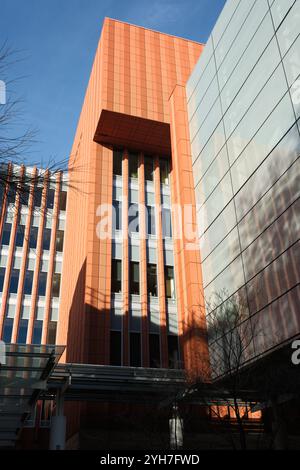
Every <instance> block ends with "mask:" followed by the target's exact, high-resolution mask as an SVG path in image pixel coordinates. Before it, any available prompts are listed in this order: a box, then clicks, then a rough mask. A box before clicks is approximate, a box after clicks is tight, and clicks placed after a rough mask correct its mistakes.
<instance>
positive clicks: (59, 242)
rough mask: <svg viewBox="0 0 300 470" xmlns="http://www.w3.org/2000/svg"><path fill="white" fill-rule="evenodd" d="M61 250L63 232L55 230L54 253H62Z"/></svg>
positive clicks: (62, 246)
mask: <svg viewBox="0 0 300 470" xmlns="http://www.w3.org/2000/svg"><path fill="white" fill-rule="evenodd" d="M63 248H64V231H63V230H57V232H56V244H55V249H56V251H59V252H62V251H63Z"/></svg>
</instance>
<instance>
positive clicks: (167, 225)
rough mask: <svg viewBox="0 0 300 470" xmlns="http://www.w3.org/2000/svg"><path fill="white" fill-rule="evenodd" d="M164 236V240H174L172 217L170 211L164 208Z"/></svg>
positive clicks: (162, 220) (162, 212)
mask: <svg viewBox="0 0 300 470" xmlns="http://www.w3.org/2000/svg"><path fill="white" fill-rule="evenodd" d="M161 214H162V219H161V222H162V234H163V238H172V216H171V211H170V209H167V208H165V207H163V208H162V211H161Z"/></svg>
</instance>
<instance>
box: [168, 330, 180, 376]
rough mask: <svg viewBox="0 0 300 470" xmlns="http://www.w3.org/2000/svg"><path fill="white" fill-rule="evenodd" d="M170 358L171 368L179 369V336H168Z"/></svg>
mask: <svg viewBox="0 0 300 470" xmlns="http://www.w3.org/2000/svg"><path fill="white" fill-rule="evenodd" d="M168 356H169V368H170V369H179V368H180V363H179V339H178V336H172V335H169V336H168Z"/></svg>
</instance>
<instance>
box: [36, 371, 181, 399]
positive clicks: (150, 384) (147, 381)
mask: <svg viewBox="0 0 300 470" xmlns="http://www.w3.org/2000/svg"><path fill="white" fill-rule="evenodd" d="M185 384H186V376H185V372H184V371H183V370H169V369H146V368H138V367H116V366H101V365H89V364H58V365H57V366H56V367H55V369H54V370H53V373H52V374H51V376H50V377H49V380H48V391H47V392H43V397H45V398H51V395H52V396H53V394H54V393H55V391H56V390H58V389H63V392H64V399H65V400H97V401H98V400H100V401H101V400H103V401H112V402H113V401H118V402H122V401H126V402H130V401H132V402H134V403H138V402H143V403H144V402H145V401H147V403H149V402H151V401H155V402H157V401H158V400H159V399H161V398H164V397H165V396H169V395H170V394H171V393H174V392H176V391H179V390H182V389H183V388H184V387H185ZM47 395H48V396H47Z"/></svg>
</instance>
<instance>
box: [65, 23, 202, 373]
mask: <svg viewBox="0 0 300 470" xmlns="http://www.w3.org/2000/svg"><path fill="white" fill-rule="evenodd" d="M203 47H204V46H203V45H201V44H197V43H195V42H193V41H188V40H185V39H180V38H177V37H173V36H169V35H166V34H162V33H158V32H155V31H151V30H147V29H144V28H140V27H137V26H133V25H130V24H127V23H122V22H120V21H116V20H112V19H109V18H107V19H105V21H104V25H103V29H102V33H101V38H100V42H99V46H98V49H97V52H96V57H95V61H94V65H93V69H92V73H91V77H90V81H89V85H88V89H87V92H86V97H85V100H84V104H83V108H82V112H81V115H80V119H79V123H78V128H77V132H76V136H75V141H74V145H73V148H72V152H71V158H70V163H69V178H70V185H71V186H72V188H73V189H72V190H71V191H70V192H69V199H68V216H67V217H68V222H67V226H66V237H65V241H66V244H65V251H64V267H63V277H62V297H61V309H60V321H59V325H58V332H57V333H58V340H57V341H58V343H59V344H65V345H67V347H66V351H65V355H64V359H65V360H66V361H67V362H86V363H92V364H106V365H109V364H111V365H121V366H138V367H140V366H142V367H158V368H160V367H163V368H169V367H170V368H178V367H180V366H183V367H188V368H189V369H192V368H193V367H196V366H197V363H198V355H199V354H200V355H202V356H203V358H202V359H203V361H205V360H207V346H206V339H205V315H204V310H203V308H202V306H201V290H202V280H201V265H200V253H199V250H198V247H197V246H196V245H195V246H194V249H193V250H187V249H186V246H185V241H184V240H183V239H182V237H181V234H180V233H179V232H180V223H181V220H180V216H178V217H177V218H176V217H174V214H172V207H173V205H174V204H178V205H179V206H183V205H184V204H187V205H189V206H190V208H191V211H192V214H191V217H190V221H189V223H190V224H191V225H192V224H194V223H195V220H196V219H195V214H196V212H195V196H194V186H193V178H192V160H191V158H190V152H189V148H188V146H189V142H188V135H187V127H186V125H187V121H186V122H185V121H184V122H183V121H182V116H181V113H180V112H178V111H180V110H181V108H182V103H184V102H185V89H184V84H185V82H186V81H187V79H188V77H189V76H190V74H191V72H192V70H193V68H194V66H195V64H196V62H197V60H198V58H199V56H200V54H201V53H202V51H203ZM75 189H76V190H75ZM106 219H107V220H106ZM135 222H136V223H135ZM178 234H179V235H178ZM174 235H175V236H174ZM191 241H193V240H191ZM196 351H197V353H196ZM196 356H197V357H196Z"/></svg>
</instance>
